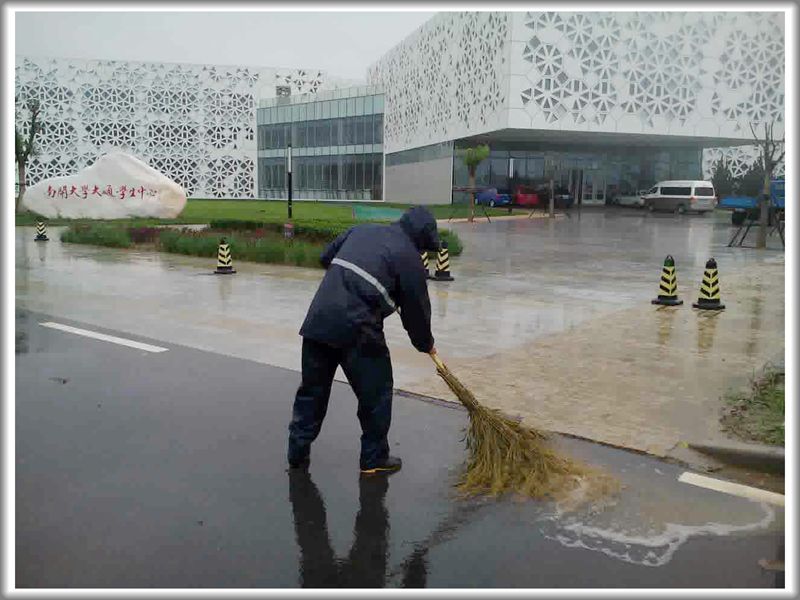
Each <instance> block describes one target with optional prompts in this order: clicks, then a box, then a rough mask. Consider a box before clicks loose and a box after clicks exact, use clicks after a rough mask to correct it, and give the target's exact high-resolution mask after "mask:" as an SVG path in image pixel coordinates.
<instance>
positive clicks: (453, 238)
mask: <svg viewBox="0 0 800 600" xmlns="http://www.w3.org/2000/svg"><path fill="white" fill-rule="evenodd" d="M439 238H440V239H441V240H442V241H443V242H447V252H448V253H449V254H450V256H458V255H459V254H461V253H462V252H463V251H464V244H462V243H461V238H460V237H458V234H457V233H456V232H455V231H450V230H449V229H441V230H439Z"/></svg>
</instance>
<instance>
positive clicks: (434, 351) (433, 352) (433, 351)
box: [428, 346, 436, 356]
mask: <svg viewBox="0 0 800 600" xmlns="http://www.w3.org/2000/svg"><path fill="white" fill-rule="evenodd" d="M428 354H430V355H431V356H433V355H434V354H436V346H434V347H433V348H431V351H430V352H428Z"/></svg>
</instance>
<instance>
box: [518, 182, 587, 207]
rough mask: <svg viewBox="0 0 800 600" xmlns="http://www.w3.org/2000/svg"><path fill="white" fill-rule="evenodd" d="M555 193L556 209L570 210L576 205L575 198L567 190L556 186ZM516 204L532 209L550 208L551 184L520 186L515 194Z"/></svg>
mask: <svg viewBox="0 0 800 600" xmlns="http://www.w3.org/2000/svg"><path fill="white" fill-rule="evenodd" d="M553 192H554V194H553V195H554V207H555V208H570V207H571V206H572V204H573V203H574V198H573V197H572V194H570V193H569V190H568V189H567V188H564V187H561V186H555V188H554V190H553ZM514 204H516V205H519V206H527V207H530V208H543V209H546V208H548V207H549V206H550V184H547V183H542V184H537V185H533V186H520V187H519V188H517V190H516V192H515V193H514Z"/></svg>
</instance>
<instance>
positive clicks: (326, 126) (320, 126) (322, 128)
mask: <svg viewBox="0 0 800 600" xmlns="http://www.w3.org/2000/svg"><path fill="white" fill-rule="evenodd" d="M330 143H331V126H330V123H329V122H328V121H326V120H325V119H320V120H319V121H317V147H320V146H328V145H330Z"/></svg>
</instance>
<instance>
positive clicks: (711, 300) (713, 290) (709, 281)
mask: <svg viewBox="0 0 800 600" xmlns="http://www.w3.org/2000/svg"><path fill="white" fill-rule="evenodd" d="M692 306H694V307H695V308H701V309H703V310H722V309H724V308H725V305H724V304H722V303H721V302H720V300H719V273H717V261H715V260H714V259H713V258H709V259H708V262H706V269H705V271H703V283H701V284H700V297H699V298H698V299H697V302H694V303H692Z"/></svg>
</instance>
